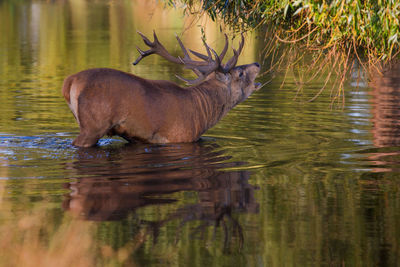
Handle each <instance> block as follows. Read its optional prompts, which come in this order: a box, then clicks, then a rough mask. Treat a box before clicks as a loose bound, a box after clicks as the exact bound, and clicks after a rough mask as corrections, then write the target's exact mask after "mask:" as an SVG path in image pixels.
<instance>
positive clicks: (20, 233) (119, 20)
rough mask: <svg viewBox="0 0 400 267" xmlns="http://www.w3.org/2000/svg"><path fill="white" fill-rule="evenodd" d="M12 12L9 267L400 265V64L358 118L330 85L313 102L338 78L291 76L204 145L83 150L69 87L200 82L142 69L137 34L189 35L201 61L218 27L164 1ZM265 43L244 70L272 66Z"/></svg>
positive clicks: (0, 133) (2, 29) (2, 30)
mask: <svg viewBox="0 0 400 267" xmlns="http://www.w3.org/2000/svg"><path fill="white" fill-rule="evenodd" d="M0 17H1V20H2V23H1V24H0V101H1V105H0V231H1V238H0V246H1V248H2V249H1V250H0V251H1V252H0V259H2V260H1V263H2V264H4V266H11V265H20V266H30V265H32V266H46V265H51V266H55V264H57V266H63V265H65V266H71V265H74V266H89V265H111V266H119V265H139V266H141V265H145V266H148V265H155V266H157V265H159V266H165V265H183V266H187V265H190V266H204V265H210V266H312V265H316V266H320V265H332V266H338V265H346V266H376V265H381V266H396V264H397V262H398V256H399V247H400V244H399V240H400V236H399V234H400V233H399V229H400V227H399V226H400V225H399V224H400V209H399V207H400V194H399V181H398V177H399V173H398V171H399V169H400V168H399V167H400V164H399V162H400V148H399V143H400V142H399V140H400V139H399V131H398V126H399V125H398V119H399V118H400V115H399V114H400V110H399V108H398V102H399V99H400V97H399V90H400V88H399V82H398V81H399V79H400V78H399V77H400V71H399V69H398V68H394V69H393V70H392V71H390V72H386V73H385V74H384V76H379V75H372V76H371V77H370V80H371V83H369V85H367V81H366V79H365V78H363V77H360V76H359V75H360V74H357V73H355V74H354V75H353V76H354V77H352V78H350V79H349V81H348V82H347V83H346V87H345V93H346V95H345V97H346V102H345V105H344V106H343V108H341V107H340V108H337V107H336V106H334V107H333V108H332V105H331V101H332V98H331V96H330V92H329V90H326V92H324V93H323V94H322V95H321V96H320V97H319V98H317V100H316V101H314V102H306V101H304V100H307V99H309V98H311V97H312V96H313V94H314V93H316V92H317V91H318V89H319V88H321V86H322V85H323V82H324V81H323V80H315V81H313V82H312V83H311V84H309V85H307V88H306V89H307V90H306V92H307V94H306V95H303V96H301V97H300V98H298V100H294V99H295V97H296V93H297V88H298V87H297V85H296V82H295V79H294V76H293V74H292V73H291V72H288V75H287V77H286V78H285V79H286V83H285V85H284V86H281V84H282V80H283V79H284V75H283V74H282V75H277V77H275V78H274V79H273V80H272V82H270V83H269V84H267V85H266V86H265V87H264V88H263V89H262V90H260V91H258V92H256V93H255V94H254V95H252V96H251V97H250V98H249V99H248V100H247V101H245V102H243V103H242V104H240V105H238V106H237V107H236V108H235V109H234V110H232V111H231V112H230V113H229V114H228V116H227V117H225V118H224V119H223V120H222V121H221V122H220V123H219V124H217V125H216V126H215V127H214V128H212V129H211V130H209V131H208V132H207V133H206V134H205V135H204V136H203V138H202V140H201V141H200V142H198V143H194V144H172V145H146V144H128V143H126V142H125V141H124V140H123V139H120V138H116V137H115V138H103V139H101V141H100V142H99V145H98V146H97V147H94V148H90V149H79V148H75V147H73V146H72V145H71V143H72V140H73V139H74V138H75V137H76V135H77V134H78V132H79V129H78V127H77V124H76V122H75V121H74V118H73V115H72V114H71V112H70V111H69V109H68V106H67V105H66V103H65V101H64V99H63V98H62V95H61V86H62V81H63V79H64V78H65V77H66V76H68V75H70V74H72V73H74V72H77V71H80V70H83V69H87V68H91V67H111V68H116V69H120V70H123V71H128V72H132V73H135V74H137V75H140V76H142V77H145V78H152V79H167V80H173V81H177V79H176V78H175V74H178V75H182V76H185V77H188V76H190V72H188V71H187V70H182V69H181V67H180V66H176V65H173V64H170V63H168V62H166V61H164V60H162V59H160V58H157V56H154V57H153V58H152V57H148V58H146V59H145V60H143V61H142V62H140V64H139V65H138V66H135V67H133V66H132V65H131V62H133V61H134V59H135V58H136V57H137V52H136V50H135V46H136V45H138V44H139V45H140V46H142V42H141V40H140V37H139V36H138V35H137V34H136V30H140V31H142V32H144V33H145V34H151V32H152V30H153V29H156V30H157V32H158V35H159V38H160V40H162V42H163V43H164V44H165V46H166V47H167V48H169V49H170V50H171V51H176V52H178V50H179V49H178V46H177V44H176V41H175V39H174V38H173V36H174V33H177V34H179V35H181V36H182V39H183V41H184V42H185V44H187V46H188V47H190V48H194V49H197V50H201V49H202V44H201V42H199V40H200V38H201V31H200V30H199V27H197V25H199V24H201V25H204V24H205V25H206V28H205V33H206V36H207V41H208V42H209V43H210V44H211V45H212V46H213V47H215V48H216V49H217V50H218V51H220V50H221V49H222V43H221V42H220V40H222V38H223V37H222V34H221V33H219V25H216V24H213V23H211V22H204V21H196V20H193V19H192V18H190V17H187V16H184V15H183V13H182V11H181V10H179V9H178V10H174V9H171V8H165V7H164V6H163V5H162V4H158V5H157V4H153V3H150V1H111V2H108V1H95V2H93V1H83V0H77V1H53V2H45V1H1V2H0ZM189 26H191V27H189ZM260 36H261V34H255V33H253V34H250V35H248V36H247V37H246V46H245V51H244V52H243V55H242V56H241V58H240V62H239V63H243V64H244V63H251V62H254V61H256V60H258V61H261V59H260V58H259V57H260V55H259V51H262V49H263V45H265V43H264V38H259V37H260ZM234 43H235V44H237V40H236V39H235V41H234ZM142 47H143V46H142ZM306 69H307V66H304V70H306ZM267 79H269V77H267V76H263V77H261V78H260V82H266V81H267ZM360 79H361V81H362V82H361V83H360ZM357 83H358V84H359V85H360V86H358V87H356V86H355V85H356V84H357ZM10 244H12V245H10Z"/></svg>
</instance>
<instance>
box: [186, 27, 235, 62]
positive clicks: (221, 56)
mask: <svg viewBox="0 0 400 267" xmlns="http://www.w3.org/2000/svg"><path fill="white" fill-rule="evenodd" d="M224 36H225V46H224V49H223V50H222V52H221V54H219V56H218V58H219V61H220V62H222V60H224V57H225V54H226V51H228V45H229V41H228V35H226V33H225V34H224ZM204 44H205V45H206V48H207V53H208V57H207V56H206V55H203V54H201V53H199V52H196V51H193V50H191V49H189V51H190V52H191V53H192V54H193V55H195V56H196V57H198V58H201V59H203V60H208V59H209V57H210V53H209V50H208V49H209V46H208V45H207V43H205V42H204Z"/></svg>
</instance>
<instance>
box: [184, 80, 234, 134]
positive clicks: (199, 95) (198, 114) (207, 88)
mask: <svg viewBox="0 0 400 267" xmlns="http://www.w3.org/2000/svg"><path fill="white" fill-rule="evenodd" d="M190 89H191V92H192V99H193V107H194V111H195V112H194V114H193V117H194V118H193V119H194V121H196V122H198V123H197V124H198V125H197V127H196V128H197V129H198V130H199V132H201V133H203V132H205V131H206V130H207V129H209V128H211V127H213V126H214V125H215V124H216V123H217V122H218V121H219V120H221V119H222V118H223V117H224V116H225V115H226V113H228V111H229V110H231V109H232V108H233V107H234V106H235V105H236V104H237V103H233V102H232V99H231V97H232V96H231V92H230V90H229V88H228V87H227V86H226V85H225V84H223V83H221V82H219V81H217V80H214V79H212V80H208V81H205V82H203V83H201V84H199V85H197V86H194V87H192V88H190Z"/></svg>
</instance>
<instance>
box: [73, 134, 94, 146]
mask: <svg viewBox="0 0 400 267" xmlns="http://www.w3.org/2000/svg"><path fill="white" fill-rule="evenodd" d="M100 138H101V136H100V137H99V136H98V135H97V134H88V133H85V132H82V131H81V133H80V134H79V135H78V136H77V137H76V138H75V140H74V141H73V142H72V144H73V145H74V146H79V147H91V146H94V145H96V144H97V141H99V139H100Z"/></svg>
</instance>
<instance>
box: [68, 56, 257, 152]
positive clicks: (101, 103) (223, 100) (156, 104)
mask: <svg viewBox="0 0 400 267" xmlns="http://www.w3.org/2000/svg"><path fill="white" fill-rule="evenodd" d="M258 72H259V65H258V64H257V63H254V64H249V65H243V66H238V67H235V68H234V69H232V70H231V71H230V72H229V73H227V74H222V73H213V74H211V75H210V76H209V77H208V78H207V80H206V81H204V82H203V83H201V84H199V85H197V86H193V87H189V88H182V87H180V86H178V85H177V84H175V83H172V82H169V81H164V80H147V79H143V78H140V77H137V76H135V75H132V74H129V73H125V72H122V71H118V70H114V69H89V70H85V71H82V72H79V73H76V74H74V75H71V76H69V77H67V78H66V79H65V81H64V85H63V89H62V92H63V95H64V98H65V100H66V101H67V103H68V105H69V106H70V108H71V110H72V112H73V114H74V116H75V118H76V120H77V121H78V124H79V127H80V134H79V136H78V137H77V138H76V139H75V140H74V142H73V144H74V145H76V146H81V147H89V146H93V145H95V144H96V143H97V141H98V140H99V139H100V138H101V137H103V136H104V135H106V134H108V135H119V136H121V137H123V138H125V139H126V140H128V141H142V142H149V143H180V142H193V141H196V140H198V138H199V137H200V136H201V135H202V134H203V133H204V132H205V131H206V130H208V129H209V128H211V127H212V126H214V125H215V124H216V123H217V122H218V121H219V120H220V119H221V118H222V117H223V116H224V115H225V114H226V113H227V112H228V111H229V110H230V109H232V108H233V107H234V106H235V105H236V104H238V103H240V102H241V101H243V100H245V99H246V98H247V97H248V96H249V95H250V94H251V93H252V92H253V91H254V90H256V89H257V88H256V86H255V85H254V79H255V78H256V76H257V74H258ZM241 74H242V75H241Z"/></svg>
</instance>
